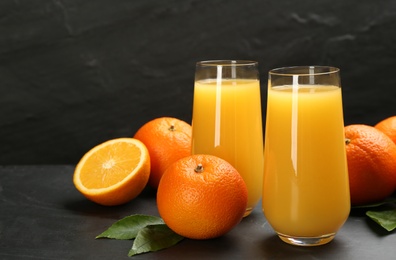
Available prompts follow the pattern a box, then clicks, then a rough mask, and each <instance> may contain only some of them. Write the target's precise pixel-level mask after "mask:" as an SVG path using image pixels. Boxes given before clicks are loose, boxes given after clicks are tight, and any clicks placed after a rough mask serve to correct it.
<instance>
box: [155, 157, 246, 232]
mask: <svg viewBox="0 0 396 260" xmlns="http://www.w3.org/2000/svg"><path fill="white" fill-rule="evenodd" d="M199 164H201V165H202V167H203V171H202V172H196V171H195V169H196V168H197V166H198V165H199ZM247 193H248V191H247V187H246V184H245V182H244V181H243V178H242V177H241V176H240V174H239V173H238V172H237V171H236V169H235V168H234V167H232V166H231V164H229V163H228V162H226V161H225V160H223V159H220V158H218V157H215V156H212V155H192V156H188V157H185V158H183V159H181V160H179V161H177V162H176V163H174V164H172V165H171V166H170V167H169V168H168V169H167V170H166V172H165V174H164V175H163V176H162V179H161V182H160V184H159V187H158V190H157V206H158V211H159V213H160V215H161V217H162V219H163V220H164V222H165V223H166V224H167V225H168V226H169V228H171V229H172V230H173V231H174V232H176V233H177V234H179V235H182V236H184V237H187V238H190V239H211V238H215V237H219V236H222V235H224V234H226V233H227V232H229V231H230V230H231V229H232V228H233V227H235V226H236V225H237V224H238V223H239V222H240V221H241V220H242V218H243V215H244V213H245V211H246V206H247Z"/></svg>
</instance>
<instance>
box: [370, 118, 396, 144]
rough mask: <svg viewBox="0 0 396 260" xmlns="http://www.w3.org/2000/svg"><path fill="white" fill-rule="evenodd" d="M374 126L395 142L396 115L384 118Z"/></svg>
mask: <svg viewBox="0 0 396 260" xmlns="http://www.w3.org/2000/svg"><path fill="white" fill-rule="evenodd" d="M374 127H375V128H377V129H378V130H380V131H381V132H383V133H384V134H386V135H387V136H389V137H390V139H392V141H393V142H394V143H395V144H396V116H391V117H388V118H385V119H384V120H382V121H380V122H379V123H378V124H376V125H375V126H374Z"/></svg>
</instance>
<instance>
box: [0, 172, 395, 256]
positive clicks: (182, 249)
mask: <svg viewBox="0 0 396 260" xmlns="http://www.w3.org/2000/svg"><path fill="white" fill-rule="evenodd" d="M73 171H74V166H73V165H25V166H0V259H359V260H362V259H395V258H396V232H394V231H393V232H387V231H386V230H384V229H383V228H381V227H380V226H379V225H377V224H376V223H374V222H373V221H372V220H370V219H369V218H368V217H366V216H365V214H364V212H363V211H362V210H355V209H354V210H352V212H351V214H350V216H349V218H348V220H347V222H346V223H345V225H344V226H343V227H342V228H341V230H340V231H339V232H338V234H337V236H336V238H335V239H334V240H333V241H332V242H330V243H329V244H326V245H323V246H318V247H296V246H291V245H288V244H286V243H284V242H282V241H281V240H280V239H279V238H278V237H277V236H276V235H275V233H274V231H273V230H272V228H271V226H270V225H269V224H268V223H267V222H266V219H265V217H264V215H263V213H262V211H261V206H260V205H258V206H257V207H256V208H255V209H254V211H253V212H252V214H251V215H250V216H248V217H246V218H244V219H243V220H242V222H241V223H240V224H239V225H237V226H236V227H235V228H234V229H233V230H231V231H230V232H229V233H227V234H226V235H224V236H222V237H220V238H217V239H212V240H203V241H198V240H189V239H184V240H182V241H181V242H180V243H178V244H177V245H175V246H173V247H171V248H168V249H164V250H161V251H157V252H152V253H146V254H141V255H137V256H134V257H132V258H130V257H128V256H127V254H128V251H129V249H130V248H131V246H132V241H129V240H127V241H120V240H109V239H95V236H96V235H98V234H99V233H101V232H102V231H104V230H105V229H106V228H107V227H109V226H110V225H111V224H112V223H114V222H115V221H117V220H119V219H121V218H123V217H125V216H128V215H132V214H148V215H156V216H159V215H158V211H157V208H156V204H155V191H153V190H150V189H149V188H148V189H146V190H144V191H143V193H142V194H140V195H139V196H138V197H137V198H136V199H135V200H133V201H131V202H130V203H127V204H125V205H123V206H117V207H104V206H99V205H96V204H94V203H92V202H90V201H88V200H87V199H85V198H84V197H83V196H82V195H81V194H80V193H79V192H78V191H77V190H76V189H75V188H74V185H73V182H72V176H73Z"/></svg>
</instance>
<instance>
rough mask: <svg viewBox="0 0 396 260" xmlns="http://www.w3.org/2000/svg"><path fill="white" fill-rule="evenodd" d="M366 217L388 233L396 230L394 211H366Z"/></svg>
mask: <svg viewBox="0 0 396 260" xmlns="http://www.w3.org/2000/svg"><path fill="white" fill-rule="evenodd" d="M366 215H367V216H369V217H370V218H371V219H372V220H374V221H375V222H377V223H378V224H380V225H381V226H382V227H383V228H385V229H386V230H388V231H392V230H394V229H395V228H396V209H392V210H384V211H367V212H366Z"/></svg>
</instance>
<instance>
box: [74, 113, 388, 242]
mask: <svg viewBox="0 0 396 260" xmlns="http://www.w3.org/2000/svg"><path fill="white" fill-rule="evenodd" d="M191 134H192V128H191V125H190V124H188V123H186V122H184V121H182V120H180V119H177V118H172V117H161V118H156V119H153V120H151V121H149V122H147V123H146V124H144V125H143V126H141V127H140V128H139V130H138V131H137V132H136V134H135V135H134V136H133V137H130V138H117V139H112V140H109V141H107V142H104V143H102V144H100V145H97V146H95V147H94V148H92V149H91V150H90V151H88V152H87V153H86V154H85V155H84V156H83V157H82V158H81V160H80V162H79V163H78V164H77V166H76V169H75V172H74V176H73V182H74V185H75V187H76V188H77V190H79V191H80V192H81V193H82V194H83V195H84V196H85V197H86V198H88V199H89V200H92V201H94V202H96V203H98V204H101V205H106V206H115V205H120V204H124V203H126V202H129V201H131V200H132V199H134V198H135V197H137V196H138V195H139V194H140V193H141V192H142V191H143V189H144V188H145V187H146V186H147V185H149V186H151V187H152V188H154V189H157V207H158V211H159V213H160V215H161V217H162V218H163V220H164V222H165V223H166V224H167V225H168V226H169V228H171V229H172V230H173V231H174V232H176V233H178V234H179V235H182V236H184V237H187V238H192V239H209V238H214V237H218V236H221V235H223V234H225V233H227V232H228V231H229V230H231V229H232V228H233V227H234V226H236V225H237V224H238V223H239V222H240V221H241V219H242V218H243V215H244V213H245V209H246V204H247V188H246V185H245V183H244V181H243V179H242V177H241V176H240V175H239V173H238V172H237V171H236V170H235V168H233V167H232V166H231V165H230V164H229V163H228V162H226V161H224V160H222V159H220V158H218V157H215V156H212V155H191ZM345 140H346V155H347V162H348V172H349V183H350V194H351V203H352V205H361V204H366V203H371V202H376V201H379V200H383V199H384V198H386V197H388V196H390V195H391V194H392V193H393V192H394V191H395V190H396V116H393V117H389V118H387V119H385V120H383V121H381V122H380V123H378V124H377V125H375V126H368V125H362V124H356V125H349V126H346V127H345Z"/></svg>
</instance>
